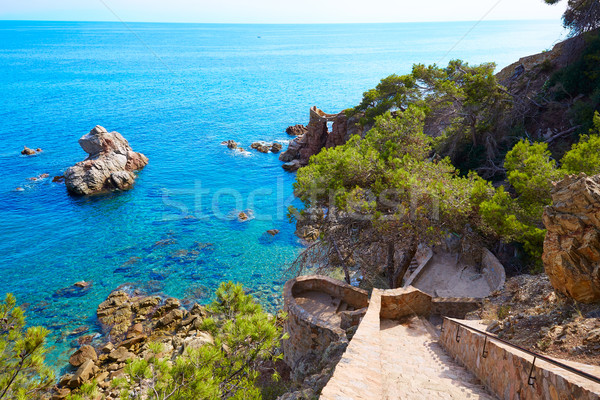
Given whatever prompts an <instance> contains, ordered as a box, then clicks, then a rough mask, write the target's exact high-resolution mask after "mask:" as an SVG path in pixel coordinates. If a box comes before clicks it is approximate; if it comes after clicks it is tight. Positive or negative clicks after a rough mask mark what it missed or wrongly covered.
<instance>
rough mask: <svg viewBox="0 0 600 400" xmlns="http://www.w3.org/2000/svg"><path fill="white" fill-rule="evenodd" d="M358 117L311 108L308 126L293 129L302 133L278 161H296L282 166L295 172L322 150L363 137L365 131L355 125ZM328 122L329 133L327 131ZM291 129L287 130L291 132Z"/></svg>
mask: <svg viewBox="0 0 600 400" xmlns="http://www.w3.org/2000/svg"><path fill="white" fill-rule="evenodd" d="M359 117H360V116H358V115H357V116H355V117H351V118H348V117H347V116H346V114H345V113H344V112H341V113H338V114H326V113H324V112H323V111H321V110H320V109H318V108H317V107H311V109H310V119H309V122H308V126H307V127H302V128H303V129H301V128H298V129H294V132H297V133H300V132H302V133H300V134H299V135H298V136H296V138H294V140H292V141H291V142H290V144H289V145H288V148H287V150H286V151H284V152H283V153H281V155H280V156H279V160H280V161H283V162H285V163H289V162H292V161H293V160H298V162H299V164H294V165H293V166H292V165H291V164H289V165H287V166H284V168H285V169H287V170H292V171H295V169H293V168H296V167H298V168H299V167H301V166H304V165H306V164H308V160H309V158H310V157H311V156H313V155H315V154H317V153H319V152H320V151H321V150H322V149H324V148H330V147H335V146H339V145H342V144H344V143H346V141H347V140H348V139H349V138H350V137H351V136H352V135H361V136H362V135H364V133H365V132H366V130H365V129H364V128H362V127H361V126H359V125H357V123H358V121H359ZM330 122H331V123H332V126H331V132H329V130H328V124H329V123H330ZM300 126H301V125H300ZM291 128H292V127H290V128H288V129H289V130H290V131H291V130H292V129H291ZM286 132H287V131H286ZM296 169H297V168H296Z"/></svg>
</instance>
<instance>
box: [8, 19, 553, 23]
mask: <svg viewBox="0 0 600 400" xmlns="http://www.w3.org/2000/svg"><path fill="white" fill-rule="evenodd" d="M551 21H552V22H554V21H555V20H554V19H551V18H549V19H489V20H485V21H481V22H551ZM0 22H56V23H65V22H81V23H123V22H124V23H127V24H186V25H194V24H195V25H394V24H435V23H469V22H477V20H446V21H398V22H389V21H388V22H190V21H126V20H123V21H119V20H114V19H113V20H108V19H107V20H75V19H73V20H70V19H67V20H50V19H0Z"/></svg>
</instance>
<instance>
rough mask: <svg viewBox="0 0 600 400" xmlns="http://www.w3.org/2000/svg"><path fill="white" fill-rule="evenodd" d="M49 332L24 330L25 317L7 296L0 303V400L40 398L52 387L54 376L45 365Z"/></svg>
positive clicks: (10, 296) (33, 329)
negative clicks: (46, 342) (45, 345)
mask: <svg viewBox="0 0 600 400" xmlns="http://www.w3.org/2000/svg"><path fill="white" fill-rule="evenodd" d="M48 333H49V332H48V330H46V329H44V328H42V327H31V328H27V329H25V313H24V312H23V310H22V309H21V308H20V307H17V306H16V300H15V297H14V296H13V295H11V294H7V295H6V297H5V299H4V301H3V302H0V399H3V400H4V399H36V398H41V396H42V393H43V391H44V390H46V389H48V388H49V387H50V386H51V385H52V384H53V383H54V373H53V371H52V370H51V369H50V368H48V367H47V366H46V365H45V363H44V358H45V354H46V352H47V350H46V348H45V347H44V344H45V341H46V336H47V335H48Z"/></svg>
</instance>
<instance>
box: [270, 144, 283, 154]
mask: <svg viewBox="0 0 600 400" xmlns="http://www.w3.org/2000/svg"><path fill="white" fill-rule="evenodd" d="M282 148H283V146H282V145H281V143H277V142H275V143H273V144H272V145H271V153H279V152H280V151H281V149H282Z"/></svg>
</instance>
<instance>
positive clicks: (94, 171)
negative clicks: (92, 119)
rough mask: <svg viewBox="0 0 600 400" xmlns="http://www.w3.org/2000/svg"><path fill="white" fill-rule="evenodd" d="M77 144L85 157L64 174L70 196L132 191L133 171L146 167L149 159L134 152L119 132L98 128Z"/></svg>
mask: <svg viewBox="0 0 600 400" xmlns="http://www.w3.org/2000/svg"><path fill="white" fill-rule="evenodd" d="M79 145H80V146H81V148H82V149H83V150H84V151H85V152H86V153H88V157H87V158H86V159H85V160H84V161H80V162H78V163H77V164H75V165H74V166H72V167H70V168H69V169H67V170H66V171H65V175H64V176H65V184H66V186H67V190H68V191H69V192H71V193H73V194H77V195H89V194H94V193H100V192H106V191H111V190H116V189H118V190H128V189H131V187H132V186H133V182H134V180H135V174H134V173H133V172H134V171H138V170H140V169H142V168H144V167H145V166H146V165H147V164H148V158H147V157H146V156H145V155H143V154H142V153H136V152H134V151H133V149H132V148H131V146H129V142H127V140H126V139H125V138H124V137H123V136H121V134H120V133H118V132H110V133H109V132H107V131H106V129H104V128H103V127H101V126H100V125H97V126H96V127H95V128H94V129H92V130H91V131H90V133H88V134H87V135H84V136H82V137H81V139H79Z"/></svg>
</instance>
